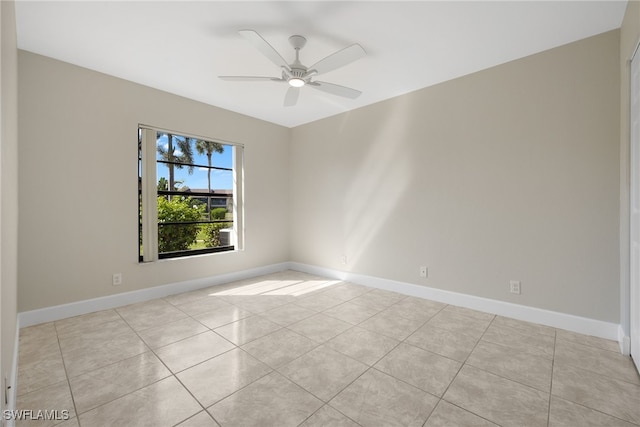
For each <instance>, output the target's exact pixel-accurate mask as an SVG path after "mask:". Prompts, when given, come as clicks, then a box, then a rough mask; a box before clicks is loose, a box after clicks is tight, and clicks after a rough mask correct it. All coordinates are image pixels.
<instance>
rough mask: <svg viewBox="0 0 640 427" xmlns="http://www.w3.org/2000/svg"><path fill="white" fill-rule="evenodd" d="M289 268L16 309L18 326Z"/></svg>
mask: <svg viewBox="0 0 640 427" xmlns="http://www.w3.org/2000/svg"><path fill="white" fill-rule="evenodd" d="M287 269H289V263H286V262H284V263H280V264H271V265H267V266H263V267H257V268H252V269H249V270H242V271H237V272H233V273H226V274H220V275H217V276H210V277H204V278H201V279H194V280H187V281H184V282H178V283H169V284H167V285H161V286H154V287H152V288H146V289H139V290H135V291H130V292H123V293H120V294H115V295H108V296H104V297H99V298H92V299H88V300H84V301H77V302H72V303H69V304H62V305H56V306H53V307H45V308H40V309H37V310H31V311H25V312H21V313H18V324H19V325H20V327H21V328H23V327H27V326H32V325H38V324H40V323H46V322H52V321H54V320H60V319H66V318H67V317H73V316H79V315H81V314H87V313H92V312H94V311H100V310H107V309H110V308H115V307H122V306H124V305H128V304H133V303H136V302H142V301H148V300H151V299H154V298H162V297H166V296H169V295H174V294H179V293H183V292H189V291H194V290H196V289H203V288H207V287H209V286H214V285H220V284H224V283H229V282H234V281H236V280H243V279H249V278H251V277H256V276H262V275H264V274H271V273H277V272H279V271H283V270H287Z"/></svg>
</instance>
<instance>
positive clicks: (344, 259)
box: [342, 255, 347, 265]
mask: <svg viewBox="0 0 640 427" xmlns="http://www.w3.org/2000/svg"><path fill="white" fill-rule="evenodd" d="M342 265H347V256H346V255H342Z"/></svg>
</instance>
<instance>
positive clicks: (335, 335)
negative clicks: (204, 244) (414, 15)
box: [17, 271, 640, 427]
mask: <svg viewBox="0 0 640 427" xmlns="http://www.w3.org/2000/svg"><path fill="white" fill-rule="evenodd" d="M19 351H20V352H19V373H18V388H17V393H18V399H17V407H18V409H31V410H34V411H36V410H38V409H42V410H44V409H47V410H54V409H57V410H60V411H61V410H68V411H69V414H70V416H71V419H69V420H67V421H64V422H63V423H61V424H59V425H61V426H64V427H71V426H82V427H90V426H118V427H120V426H153V427H158V426H177V425H178V426H202V427H206V426H217V425H221V426H236V425H237V426H252V425H255V426H267V427H268V426H277V427H282V426H298V425H299V426H305V427H309V426H358V425H361V426H429V427H433V426H445V425H449V426H495V425H500V426H547V425H550V426H561V425H564V426H589V425H592V426H633V425H640V377H639V376H638V374H637V373H636V371H635V368H634V366H633V364H632V361H631V359H630V358H629V357H625V356H622V355H621V354H620V353H619V351H618V345H617V343H615V342H612V341H607V340H603V339H599V338H594V337H588V336H583V335H578V334H574V333H571V332H567V331H563V330H559V329H554V328H550V327H545V326H540V325H535V324H530V323H525V322H521V321H517V320H512V319H508V318H504V317H499V316H494V315H491V314H486V313H481V312H477V311H473V310H469V309H464V308H459V307H455V306H451V305H445V304H441V303H437V302H433V301H428V300H423V299H419V298H414V297H407V296H404V295H400V294H397V293H393V292H388V291H384V290H379V289H372V288H367V287H364V286H359V285H354V284H350V283H344V282H337V281H331V280H328V279H324V278H321V277H316V276H311V275H308V274H303V273H298V272H293V271H285V272H281V273H277V274H272V275H269V276H263V277H259V278H255V279H252V280H245V281H241V282H236V283H231V284H228V285H223V286H216V287H212V288H209V289H204V290H198V291H193V292H188V293H184V294H180V295H174V296H171V297H167V298H163V299H157V300H153V301H148V302H144V303H138V304H132V305H129V306H126V307H121V308H117V309H114V310H105V311H101V312H96V313H91V314H86V315H83V316H78V317H73V318H69V319H64V320H60V321H56V322H52V323H47V324H42V325H37V326H32V327H29V328H24V329H22V330H21V333H20V347H19ZM57 422H59V421H57ZM55 423H56V422H46V421H44V420H40V421H37V422H34V421H29V422H18V423H17V425H18V426H22V425H54V424H55Z"/></svg>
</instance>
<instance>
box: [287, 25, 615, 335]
mask: <svg viewBox="0 0 640 427" xmlns="http://www.w3.org/2000/svg"><path fill="white" fill-rule="evenodd" d="M619 41H620V34H619V31H612V32H609V33H605V34H602V35H599V36H596V37H592V38H589V39H585V40H581V41H578V42H576V43H572V44H569V45H566V46H562V47H559V48H556V49H553V50H550V51H546V52H543V53H540V54H537V55H533V56H530V57H527V58H524V59H521V60H518V61H514V62H510V63H507V64H504V65H500V66H497V67H495V68H491V69H488V70H485V71H482V72H478V73H475V74H472V75H469V76H466V77H463V78H459V79H456V80H453V81H449V82H446V83H443V84H440V85H437V86H433V87H430V88H426V89H423V90H420V91H417V92H414V93H411V94H408V95H405V96H401V97H398V98H395V99H391V100H388V101H384V102H381V103H378V104H375V105H371V106H368V107H365V108H361V109H358V110H355V111H351V112H349V113H344V114H341V115H337V116H334V117H330V118H327V119H324V120H321V121H317V122H314V123H311V124H308V125H304V126H300V127H297V128H295V129H293V131H292V144H291V179H290V185H291V201H292V204H291V221H292V233H291V236H292V240H291V255H292V260H293V261H297V262H302V263H308V264H314V265H319V266H323V267H328V268H335V269H346V270H348V271H352V272H355V273H359V274H365V275H371V276H377V277H382V278H388V279H393V280H399V281H404V282H410V283H416V284H422V285H426V286H431V287H435V288H441V289H446V290H450V291H455V292H461V293H465V294H471V295H476V296H480V297H486V298H491V299H496V300H502V301H508V302H514V303H518V304H523V305H527V306H532V307H539V308H543V309H549V310H554V311H559V312H564V313H569V314H574V315H578V316H585V317H589V318H593V319H598V320H603V321H609V322H615V323H617V322H618V321H619V313H620V311H619V239H618V236H619V176H620V167H619V134H620V123H619V117H620V116H619V112H620V95H619V94H620V90H619V87H620V72H619ZM342 255H346V256H347V258H348V263H347V265H346V266H343V265H341V256H342ZM420 265H426V266H428V267H429V278H428V279H419V278H418V267H419V266H420ZM509 280H520V281H521V282H522V295H519V296H517V295H512V294H509V291H508V289H509Z"/></svg>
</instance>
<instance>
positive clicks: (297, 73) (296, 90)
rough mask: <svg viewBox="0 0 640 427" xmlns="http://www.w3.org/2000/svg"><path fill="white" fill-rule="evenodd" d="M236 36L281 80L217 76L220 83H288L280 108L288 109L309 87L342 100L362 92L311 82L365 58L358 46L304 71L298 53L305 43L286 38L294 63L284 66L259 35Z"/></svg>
mask: <svg viewBox="0 0 640 427" xmlns="http://www.w3.org/2000/svg"><path fill="white" fill-rule="evenodd" d="M239 33H240V34H241V35H242V36H243V37H245V38H246V39H247V40H249V41H250V42H251V43H252V44H253V45H254V46H255V47H256V49H258V50H259V51H260V52H261V53H262V54H263V55H264V56H266V57H267V58H268V59H269V60H270V61H271V62H273V63H274V64H276V65H277V66H278V67H280V68H281V70H282V76H281V77H260V76H219V77H220V78H221V79H222V80H230V81H274V82H280V83H288V84H289V89H287V93H286V94H285V97H284V106H285V107H290V106H293V105H295V104H296V103H297V102H298V97H299V96H300V88H301V87H303V86H311V87H312V88H315V89H318V90H321V91H323V92H327V93H330V94H333V95H338V96H343V97H345V98H351V99H355V98H357V97H358V96H360V94H362V92H360V91H359V90H356V89H352V88H349V87H345V86H340V85H337V84H333V83H327V82H322V81H318V80H311V79H312V77H315V76H316V75H318V74H322V73H327V72H329V71H333V70H335V69H337V68H340V67H343V66H345V65H347V64H350V63H352V62H353V61H356V60H357V59H360V58H362V57H363V56H365V55H366V52H365V51H364V49H363V48H362V46H360V45H359V44H352V45H351V46H347V47H345V48H344V49H342V50H339V51H337V52H335V53H333V54H331V55H329V56H327V57H326V58H324V59H321V60H320V61H318V62H316V63H315V64H313V65H312V66H311V67H306V66H304V65H303V64H302V63H301V62H300V49H302V48H303V47H304V46H305V44H307V39H305V38H304V37H302V36H298V35H294V36H291V37H289V43H291V46H293V49H294V50H295V52H296V57H295V60H294V61H293V62H292V63H291V64H288V63H287V61H285V60H284V58H283V57H282V56H281V55H280V54H279V53H278V52H277V51H276V50H275V49H274V48H273V46H271V45H270V44H269V43H268V42H267V41H266V40H265V39H264V38H262V36H261V35H260V34H258V33H257V32H255V31H253V30H240V31H239Z"/></svg>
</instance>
